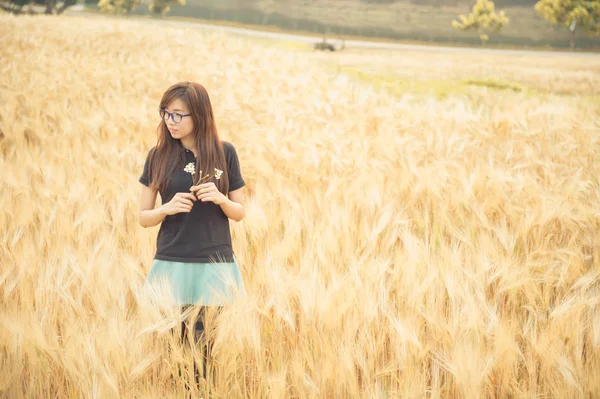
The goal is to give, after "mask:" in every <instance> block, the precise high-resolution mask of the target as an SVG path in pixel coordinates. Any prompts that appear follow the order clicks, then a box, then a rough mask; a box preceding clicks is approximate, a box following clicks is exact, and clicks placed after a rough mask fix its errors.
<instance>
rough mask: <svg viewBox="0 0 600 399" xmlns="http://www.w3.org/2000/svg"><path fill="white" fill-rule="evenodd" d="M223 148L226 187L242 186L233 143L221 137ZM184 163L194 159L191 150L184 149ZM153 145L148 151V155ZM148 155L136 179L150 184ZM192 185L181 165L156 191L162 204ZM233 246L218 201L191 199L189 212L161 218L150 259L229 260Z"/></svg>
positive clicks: (232, 188)
mask: <svg viewBox="0 0 600 399" xmlns="http://www.w3.org/2000/svg"><path fill="white" fill-rule="evenodd" d="M222 143H223V150H224V151H225V159H226V160H227V173H228V174H229V191H234V190H237V189H239V188H241V187H243V186H245V184H246V183H245V182H244V179H243V178H242V174H241V171H240V163H239V159H238V156H237V152H236V151H235V147H234V146H233V144H231V143H229V142H226V141H223V142H222ZM181 148H182V151H185V165H187V164H188V163H190V162H194V161H195V158H194V153H193V152H192V151H190V150H185V149H184V148H183V147H181ZM153 149H154V147H153V148H152V149H151V150H150V152H148V156H149V155H150V153H151V152H152V150H153ZM148 156H146V162H145V164H144V171H143V172H142V175H141V176H140V178H139V182H140V183H142V184H144V185H145V186H149V185H150V180H149V179H150V176H149V175H148ZM192 185H193V181H192V175H191V174H190V173H188V172H186V171H185V170H184V169H183V168H177V169H176V170H175V172H174V174H173V175H172V176H171V181H170V183H169V185H168V187H167V189H166V191H165V192H160V193H159V194H160V197H161V201H162V203H163V204H166V203H167V202H169V201H170V200H171V199H172V198H173V196H175V194H176V193H179V192H184V193H189V192H190V187H191V186H192ZM233 255H234V253H233V248H232V246H231V232H230V230H229V218H228V217H227V216H226V215H225V213H224V212H223V210H222V209H221V206H220V205H217V204H215V203H214V202H202V201H200V200H198V201H194V205H193V207H192V210H191V212H182V213H176V214H175V215H168V216H167V217H165V219H164V220H163V221H162V223H161V226H160V230H159V232H158V236H157V238H156V254H155V255H154V259H159V260H167V261H174V262H188V263H189V262H191V263H206V262H232V261H233Z"/></svg>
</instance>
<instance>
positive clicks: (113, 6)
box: [98, 0, 142, 14]
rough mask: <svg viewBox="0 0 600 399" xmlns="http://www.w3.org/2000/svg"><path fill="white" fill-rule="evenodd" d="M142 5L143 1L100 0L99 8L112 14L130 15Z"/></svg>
mask: <svg viewBox="0 0 600 399" xmlns="http://www.w3.org/2000/svg"><path fill="white" fill-rule="evenodd" d="M140 4H142V0H100V1H99V2H98V7H99V8H100V10H101V11H102V12H106V13H110V14H128V13H130V12H131V11H133V10H134V9H135V8H136V7H137V6H139V5H140Z"/></svg>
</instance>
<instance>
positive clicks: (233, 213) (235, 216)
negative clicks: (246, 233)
mask: <svg viewBox="0 0 600 399" xmlns="http://www.w3.org/2000/svg"><path fill="white" fill-rule="evenodd" d="M243 204H244V188H243V187H242V188H238V189H237V190H235V191H230V192H229V198H227V199H226V200H225V201H223V203H221V204H220V205H221V209H222V210H223V212H224V213H225V215H227V217H228V218H229V219H232V220H235V221H236V222H239V221H240V220H242V219H243V218H244V217H245V216H246V208H244V205H243Z"/></svg>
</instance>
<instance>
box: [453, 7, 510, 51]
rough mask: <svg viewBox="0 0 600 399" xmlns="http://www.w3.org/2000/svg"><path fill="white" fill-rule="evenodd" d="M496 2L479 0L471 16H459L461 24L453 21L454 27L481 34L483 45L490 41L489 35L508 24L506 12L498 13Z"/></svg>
mask: <svg viewBox="0 0 600 399" xmlns="http://www.w3.org/2000/svg"><path fill="white" fill-rule="evenodd" d="M494 7H495V6H494V2H493V1H490V0H477V4H475V5H474V6H473V11H472V12H471V13H470V14H469V15H459V18H460V22H458V21H452V26H453V27H454V28H456V29H460V30H463V31H468V30H475V31H477V32H479V39H480V40H481V44H485V43H486V42H487V41H488V40H489V38H490V37H489V36H488V33H496V32H498V31H500V29H502V27H503V26H504V25H506V24H507V23H508V18H507V17H506V15H504V11H500V12H499V13H496V12H495V11H494Z"/></svg>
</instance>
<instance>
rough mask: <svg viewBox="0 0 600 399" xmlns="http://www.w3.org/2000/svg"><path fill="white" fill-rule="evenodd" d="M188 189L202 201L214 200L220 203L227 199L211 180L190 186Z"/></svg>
mask: <svg viewBox="0 0 600 399" xmlns="http://www.w3.org/2000/svg"><path fill="white" fill-rule="evenodd" d="M190 191H191V192H192V193H193V194H195V195H196V197H197V198H198V199H199V200H200V201H202V202H214V203H215V204H217V205H221V204H224V203H225V202H226V201H227V197H226V196H225V195H224V194H223V193H222V192H220V191H219V189H217V186H215V183H212V182H211V183H203V184H199V185H197V186H192V187H191V188H190Z"/></svg>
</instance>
